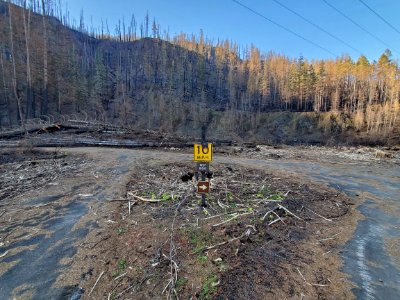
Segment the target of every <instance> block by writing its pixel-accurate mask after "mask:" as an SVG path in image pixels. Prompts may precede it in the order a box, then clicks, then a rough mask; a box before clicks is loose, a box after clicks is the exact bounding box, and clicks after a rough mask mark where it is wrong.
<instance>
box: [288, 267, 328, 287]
mask: <svg viewBox="0 0 400 300" xmlns="http://www.w3.org/2000/svg"><path fill="white" fill-rule="evenodd" d="M296 269H297V272H299V274H300V276H301V278H302V279H303V280H304V283H305V284H308V285H311V286H321V287H325V286H329V285H327V284H319V283H309V282H308V281H307V280H306V278H305V277H304V276H303V274H301V272H300V270H299V268H296Z"/></svg>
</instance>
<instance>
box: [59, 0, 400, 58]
mask: <svg viewBox="0 0 400 300" xmlns="http://www.w3.org/2000/svg"><path fill="white" fill-rule="evenodd" d="M238 1H240V2H241V3H243V4H244V5H246V6H248V7H250V8H251V9H253V10H255V11H257V12H258V13H259V14H262V15H263V16H265V17H267V18H269V19H271V20H273V21H275V22H277V23H279V24H281V25H283V26H285V27H286V28H288V29H290V30H292V31H294V32H295V33H297V34H299V35H301V36H303V37H304V38H306V39H308V40H310V41H312V42H314V43H316V44H318V45H320V46H321V47H322V48H325V49H327V50H329V52H332V53H333V54H332V53H329V52H327V51H325V50H323V49H321V48H318V47H317V46H315V45H312V44H310V43H308V42H306V41H304V40H303V39H301V38H299V37H297V36H295V35H293V34H291V33H289V32H287V31H285V30H283V29H281V28H279V27H277V26H276V25H274V24H271V23H270V22H268V21H266V20H265V19H264V18H262V17H260V16H258V15H256V14H254V13H252V12H250V11H249V10H247V9H246V8H244V7H242V6H240V5H238V4H237V3H235V2H233V1H232V0H214V1H213V0H202V1H195V0H165V1H162V0H141V1H139V0H130V1H128V0H113V1H110V0H63V2H64V3H67V5H68V9H69V11H70V15H71V17H72V18H75V19H76V20H79V15H80V12H81V10H83V12H84V16H85V22H86V23H89V24H90V22H91V21H90V20H92V22H93V25H95V26H96V25H99V24H100V23H101V19H103V20H105V19H106V20H107V22H108V24H109V27H110V30H111V31H112V32H113V29H114V28H115V24H117V22H118V20H119V19H121V20H122V18H123V17H124V18H125V20H126V21H127V22H129V20H130V18H131V15H132V13H133V14H134V15H135V17H136V19H137V20H140V21H142V20H143V19H144V16H145V15H146V12H147V11H148V12H149V15H150V16H151V18H153V17H155V18H156V19H157V20H158V22H159V23H160V24H161V26H162V28H163V29H167V28H168V29H169V32H170V35H174V34H178V33H181V32H184V33H188V34H191V33H195V34H198V33H199V31H200V29H202V30H203V31H204V34H205V35H207V36H208V37H209V38H212V39H214V40H217V39H218V38H221V39H229V40H232V41H236V42H237V43H238V44H239V45H241V46H246V45H251V44H254V45H255V46H257V47H258V48H260V49H261V51H263V52H268V51H274V52H277V53H282V54H285V55H287V56H289V57H293V58H294V57H298V56H300V55H303V56H304V57H306V58H308V59H325V58H334V57H335V56H334V55H342V54H349V55H350V56H351V57H352V58H353V59H357V58H358V57H359V55H360V53H359V52H357V51H355V50H354V49H351V48H349V47H348V46H346V45H344V44H342V43H340V42H338V41H337V40H335V39H334V38H332V37H330V36H329V35H327V34H325V33H323V32H321V31H320V30H318V29H316V28H315V27H313V26H312V25H310V24H308V23H307V22H305V21H304V20H302V19H301V18H299V17H298V16H296V15H294V14H292V13H291V12H289V11H287V10H286V9H284V8H283V7H281V6H279V5H278V4H277V3H276V2H274V0H238ZM277 1H279V2H281V3H282V4H284V5H286V6H287V7H289V8H290V9H292V10H294V11H296V12H297V13H298V14H300V15H302V16H303V17H305V18H307V19H308V20H310V21H312V22H313V23H315V24H317V25H319V26H320V27H322V28H323V29H325V30H326V31H328V32H330V33H331V34H333V35H335V36H336V37H338V38H340V39H341V40H343V41H345V42H346V43H347V44H349V45H351V46H352V47H353V48H356V49H358V50H360V51H361V52H362V53H363V54H365V55H366V56H367V58H368V59H370V60H377V59H378V58H379V56H380V55H381V54H382V53H383V51H384V50H385V49H386V48H388V47H387V45H389V46H391V47H392V49H391V50H392V53H393V58H394V59H398V58H400V53H399V52H400V33H398V32H396V31H395V30H393V29H392V28H390V27H389V26H388V25H387V24H385V23H384V22H383V21H382V20H380V19H379V18H378V17H377V16H375V15H374V14H373V13H372V12H371V11H369V10H368V9H367V8H366V7H365V6H363V4H362V3H361V2H360V1H359V0H326V1H328V2H329V3H331V4H332V5H334V6H335V7H336V8H338V9H339V10H340V11H342V12H343V13H345V14H346V15H348V16H349V17H350V18H351V19H352V20H354V21H355V22H357V23H358V24H360V25H361V26H362V27H364V28H365V29H366V30H368V31H369V32H370V33H372V34H373V35H375V36H376V37H378V38H379V39H380V40H382V41H383V42H384V43H385V44H386V45H385V44H383V43H381V42H379V41H378V40H376V39H374V38H373V37H371V36H370V35H368V34H367V33H365V32H364V31H362V30H361V29H359V28H358V27H357V26H355V25H354V24H352V23H351V22H350V21H348V20H347V19H345V18H344V17H343V16H341V15H340V14H339V13H338V12H336V11H335V10H333V9H332V8H331V7H329V6H328V5H326V4H325V3H324V1H323V0H277ZM362 1H364V2H365V3H366V4H367V5H369V6H370V7H371V8H372V9H373V10H375V11H376V12H377V13H378V14H379V15H381V16H382V17H383V18H384V19H385V20H386V21H388V22H389V23H390V24H391V25H393V26H394V27H395V28H396V29H397V30H399V31H400V18H399V13H400V1H399V0H362Z"/></svg>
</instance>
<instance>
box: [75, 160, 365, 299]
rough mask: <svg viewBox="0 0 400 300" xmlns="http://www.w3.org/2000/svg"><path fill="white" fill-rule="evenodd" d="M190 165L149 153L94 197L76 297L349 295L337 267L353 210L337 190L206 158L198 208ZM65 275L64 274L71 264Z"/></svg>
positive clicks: (347, 284) (78, 266) (77, 265)
mask: <svg viewBox="0 0 400 300" xmlns="http://www.w3.org/2000/svg"><path fill="white" fill-rule="evenodd" d="M193 167H194V166H193V163H191V164H184V163H181V164H170V163H163V162H160V161H155V160H153V161H150V162H148V163H144V164H143V165H142V166H141V167H138V168H136V169H135V170H134V172H133V174H132V179H131V181H130V182H129V184H128V185H127V192H126V199H129V203H128V200H123V199H114V200H113V201H109V202H107V203H104V206H103V209H102V211H103V213H102V215H100V216H98V219H99V220H100V219H101V223H102V224H106V226H104V227H101V228H99V229H97V230H93V231H92V232H91V233H89V235H88V237H87V238H86V240H85V241H84V243H83V244H82V245H80V247H81V248H82V251H79V252H78V255H77V256H76V257H75V261H74V263H73V265H72V266H71V268H70V270H71V272H75V273H74V275H71V276H80V281H81V283H80V286H81V287H82V288H83V290H84V293H83V298H84V299H165V298H169V299H177V298H179V299H303V298H307V299H351V298H354V296H353V294H352V293H351V291H350V289H351V288H352V286H351V284H350V282H349V280H348V279H347V278H346V276H345V275H344V274H343V273H341V272H340V271H339V268H340V266H341V260H340V256H339V251H340V248H341V245H342V244H343V243H344V242H345V241H346V240H348V239H349V238H350V236H351V234H352V232H353V230H354V228H355V224H356V221H357V219H358V218H359V216H358V214H357V212H356V211H355V209H354V206H353V205H354V203H353V202H352V200H351V199H349V198H348V197H347V196H345V195H344V194H341V193H338V192H337V191H335V190H332V189H328V188H326V187H323V186H320V185H313V184H303V183H302V181H301V180H300V179H299V178H295V177H293V176H289V175H287V174H283V173H276V172H274V173H269V172H265V171H264V170H261V169H249V168H244V167H238V166H237V165H234V164H232V165H222V164H212V170H214V177H213V179H212V180H211V182H212V183H211V186H212V190H211V193H210V195H209V197H208V203H209V205H208V207H207V208H205V209H203V208H201V207H199V203H200V196H199V195H197V194H196V193H195V191H194V190H195V186H194V181H190V180H189V181H188V182H182V180H181V179H180V176H181V175H183V174H187V173H188V172H189V171H192V169H193ZM71 274H72V273H71Z"/></svg>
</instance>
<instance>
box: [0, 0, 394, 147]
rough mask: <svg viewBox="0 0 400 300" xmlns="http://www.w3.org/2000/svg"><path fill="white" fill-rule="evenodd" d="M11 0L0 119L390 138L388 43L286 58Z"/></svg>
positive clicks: (3, 19)
mask: <svg viewBox="0 0 400 300" xmlns="http://www.w3.org/2000/svg"><path fill="white" fill-rule="evenodd" d="M12 2H14V3H15V4H18V5H15V4H12V3H10V2H5V1H0V28H1V29H0V91H1V92H0V126H1V127H7V126H12V125H16V124H21V125H23V124H24V122H25V121H26V120H28V119H32V118H44V117H45V116H49V115H51V116H52V117H54V118H57V117H59V116H60V115H69V116H74V115H75V116H77V115H79V116H80V117H85V118H91V119H97V120H102V121H106V122H112V123H116V124H121V125H124V126H132V127H136V128H150V129H161V130H165V131H170V132H176V131H179V132H183V133H189V134H190V133H192V132H194V131H195V130H196V129H198V128H199V127H200V126H201V124H203V123H204V122H208V123H209V124H208V125H209V126H210V128H213V129H214V130H213V132H214V133H215V134H217V133H218V134H219V135H220V136H235V135H236V136H241V137H244V138H245V137H249V138H250V137H251V138H257V139H263V138H264V139H270V138H271V139H273V140H278V141H281V140H285V135H287V136H291V137H296V136H297V137H298V136H299V135H309V136H312V135H316V136H315V138H316V139H322V138H324V139H326V138H329V137H337V136H343V135H346V136H352V138H354V139H355V140H356V139H357V136H363V137H368V138H369V139H370V140H371V141H375V142H380V143H384V142H385V141H388V140H390V141H391V142H393V141H394V142H399V140H400V137H399V124H400V116H399V114H400V80H399V76H400V70H399V66H398V62H397V61H394V60H392V55H391V53H390V51H389V50H387V51H385V52H384V53H383V54H382V55H381V56H380V58H379V59H378V61H373V62H370V61H368V59H367V58H366V57H365V56H360V57H359V58H358V59H357V61H353V60H352V59H351V58H350V57H349V56H346V55H343V56H342V57H338V58H336V59H330V60H312V61H310V60H307V59H305V58H303V57H299V58H296V59H293V58H288V57H286V56H284V55H280V54H276V53H266V54H265V53H261V52H260V50H259V49H257V48H256V47H254V46H251V47H246V48H243V47H242V48H240V47H239V46H238V45H237V44H235V43H234V42H231V41H227V40H218V41H211V40H209V39H208V38H206V37H205V36H204V34H203V33H202V32H201V31H200V33H199V35H197V36H195V35H186V34H180V35H177V36H174V37H171V36H170V35H169V33H168V32H165V31H162V30H161V26H160V25H159V24H158V23H157V22H156V21H155V20H154V19H153V20H150V18H149V16H148V15H147V16H146V17H145V19H144V21H143V22H140V24H139V23H138V22H137V21H136V19H135V18H134V16H132V18H131V20H130V21H129V22H125V20H123V21H121V22H119V23H118V24H117V25H116V27H115V28H114V30H113V33H110V29H109V26H108V24H107V23H105V24H103V26H102V27H101V28H97V29H93V28H87V27H86V25H85V22H84V19H83V15H82V17H81V19H80V21H79V24H75V23H73V22H71V21H70V20H69V16H68V13H67V12H63V11H62V9H61V7H60V6H59V5H56V4H55V2H54V1H53V2H50V1H44V0H40V1H39V0H35V1H34V0H32V1H23V0H22V1H21V0H19V1H12ZM281 127H282V128H285V129H284V130H283V129H282V128H281ZM317 132H318V134H317ZM291 137H290V138H291ZM368 138H367V140H368ZM310 139H311V138H310Z"/></svg>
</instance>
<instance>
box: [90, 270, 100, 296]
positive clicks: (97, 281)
mask: <svg viewBox="0 0 400 300" xmlns="http://www.w3.org/2000/svg"><path fill="white" fill-rule="evenodd" d="M103 274H104V271H102V272H101V274H100V276H99V278H97V280H96V282H95V283H94V285H93V287H92V289H91V290H90V293H89V296H90V295H91V294H92V292H93V290H94V288H95V287H96V285H97V284H98V283H99V280H100V278H101V276H103Z"/></svg>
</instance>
